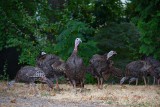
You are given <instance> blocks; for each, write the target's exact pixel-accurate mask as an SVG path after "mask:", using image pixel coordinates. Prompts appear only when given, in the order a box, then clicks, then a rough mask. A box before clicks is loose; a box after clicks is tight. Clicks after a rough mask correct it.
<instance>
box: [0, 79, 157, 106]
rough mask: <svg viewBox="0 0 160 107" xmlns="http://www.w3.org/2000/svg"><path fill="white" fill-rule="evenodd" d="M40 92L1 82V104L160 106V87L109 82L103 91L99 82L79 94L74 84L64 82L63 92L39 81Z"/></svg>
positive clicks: (21, 84) (19, 84)
mask: <svg viewBox="0 0 160 107" xmlns="http://www.w3.org/2000/svg"><path fill="white" fill-rule="evenodd" d="M37 88H38V89H39V95H36V96H35V93H34V91H33V90H32V89H30V88H29V87H28V86H27V85H26V84H23V83H16V84H15V85H14V86H13V87H12V88H11V89H9V90H6V82H0V107H124V106H125V107H128V106H129V107H130V106H131V107H137V106H138V107H143V106H144V107H160V86H152V85H149V86H143V85H141V86H134V85H123V86H121V85H107V84H104V88H103V89H102V90H100V89H97V86H96V85H85V89H84V90H82V92H80V89H79V88H77V94H76V93H75V92H74V90H73V89H72V87H71V86H69V85H65V84H60V88H61V90H60V91H56V90H55V89H54V90H51V91H49V90H48V87H47V85H46V84H45V85H42V84H37Z"/></svg>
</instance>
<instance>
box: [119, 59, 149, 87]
mask: <svg viewBox="0 0 160 107" xmlns="http://www.w3.org/2000/svg"><path fill="white" fill-rule="evenodd" d="M150 67H151V65H150V64H149V63H147V62H145V61H142V60H138V61H133V62H130V63H129V64H127V66H126V73H125V77H123V78H122V79H121V81H120V84H123V82H124V81H125V80H127V79H129V78H133V77H134V78H136V85H137V84H138V78H141V77H142V78H143V79H144V83H145V85H146V84H147V83H146V79H145V77H146V76H147V70H148V69H149V68H150Z"/></svg>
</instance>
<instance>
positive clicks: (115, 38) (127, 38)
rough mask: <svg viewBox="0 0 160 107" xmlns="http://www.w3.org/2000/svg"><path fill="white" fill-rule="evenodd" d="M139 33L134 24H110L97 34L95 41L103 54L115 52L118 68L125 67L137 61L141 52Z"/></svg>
mask: <svg viewBox="0 0 160 107" xmlns="http://www.w3.org/2000/svg"><path fill="white" fill-rule="evenodd" d="M138 39H139V32H138V30H137V29H136V27H135V26H134V25H133V24H132V23H121V24H116V23H110V24H109V25H108V26H105V27H103V28H101V29H99V31H98V32H97V34H96V36H95V40H96V41H97V43H98V48H99V49H101V52H100V53H102V54H104V53H106V52H109V51H110V50H115V51H116V52H117V55H116V56H115V57H113V58H116V59H117V61H115V62H116V63H117V64H118V66H120V67H125V65H126V63H127V62H128V61H129V60H133V59H137V57H138V56H137V55H138V50H139V45H138V44H139V43H138Z"/></svg>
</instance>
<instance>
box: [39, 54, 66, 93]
mask: <svg viewBox="0 0 160 107" xmlns="http://www.w3.org/2000/svg"><path fill="white" fill-rule="evenodd" d="M36 62H37V64H36V65H37V66H38V67H39V68H41V69H42V70H43V71H44V72H45V75H46V77H47V78H49V79H50V80H52V81H53V80H56V87H57V89H58V90H59V85H58V78H59V77H61V76H65V73H64V72H65V66H66V64H65V62H64V61H62V60H61V59H60V58H59V57H58V56H56V55H54V54H46V53H45V52H42V53H41V55H40V56H39V57H38V58H37V61H36Z"/></svg>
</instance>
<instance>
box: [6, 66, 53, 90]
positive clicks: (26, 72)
mask: <svg viewBox="0 0 160 107" xmlns="http://www.w3.org/2000/svg"><path fill="white" fill-rule="evenodd" d="M35 81H40V82H45V83H47V85H48V86H49V87H50V88H53V83H52V81H50V80H49V79H48V78H46V76H45V73H44V72H43V71H42V70H41V69H40V68H38V67H33V66H24V67H22V68H21V69H20V70H19V71H18V72H17V74H16V77H15V79H14V80H12V81H11V82H9V83H8V87H9V88H10V87H11V86H13V84H14V83H15V82H24V83H27V84H31V85H32V86H34V89H35Z"/></svg>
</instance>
